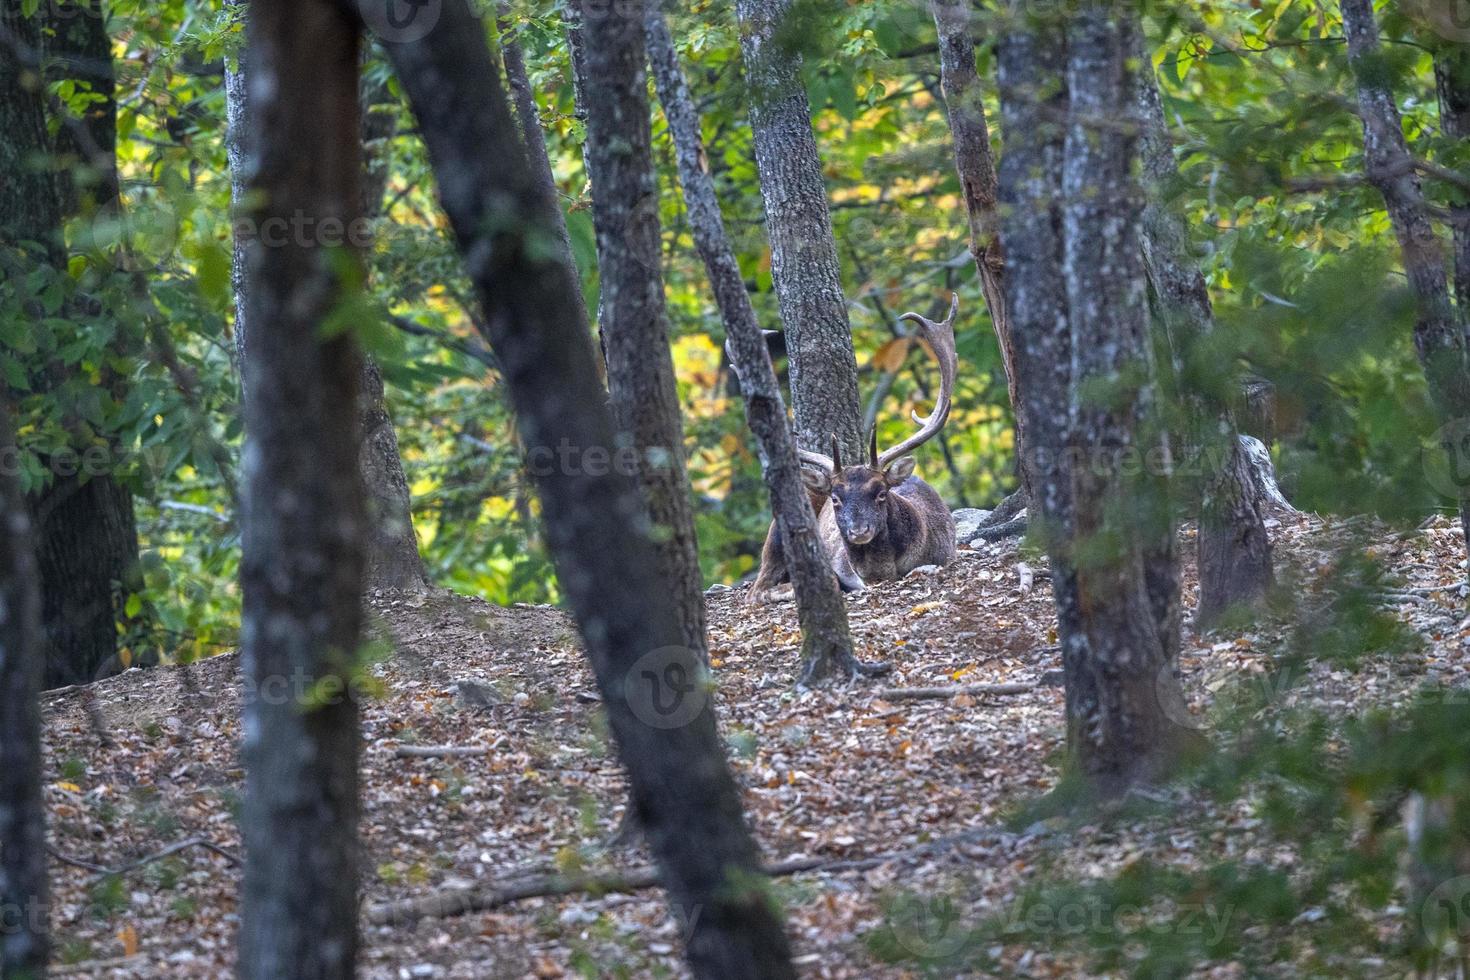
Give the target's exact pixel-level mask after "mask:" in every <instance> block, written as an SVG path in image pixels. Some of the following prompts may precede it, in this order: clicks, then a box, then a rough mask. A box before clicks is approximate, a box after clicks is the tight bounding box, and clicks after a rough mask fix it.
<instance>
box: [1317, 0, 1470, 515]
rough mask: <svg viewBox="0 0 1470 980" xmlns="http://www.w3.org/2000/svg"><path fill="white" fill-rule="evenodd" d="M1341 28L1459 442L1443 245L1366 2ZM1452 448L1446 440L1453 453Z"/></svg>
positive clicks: (1427, 364)
mask: <svg viewBox="0 0 1470 980" xmlns="http://www.w3.org/2000/svg"><path fill="white" fill-rule="evenodd" d="M1342 28H1343V33H1344V34H1345V35H1346V36H1347V42H1348V61H1349V63H1350V64H1351V65H1352V69H1353V74H1354V76H1355V77H1356V78H1357V84H1358V115H1359V116H1360V117H1361V118H1362V120H1363V165H1364V169H1365V170H1366V173H1367V177H1368V180H1369V182H1370V183H1372V184H1373V186H1374V187H1376V188H1377V189H1378V191H1379V193H1380V194H1382V195H1383V201H1384V204H1385V206H1386V207H1387V209H1388V217H1389V220H1390V222H1391V223H1392V224H1393V230H1394V236H1395V237H1396V238H1397V239H1398V243H1399V250H1400V252H1401V253H1402V260H1403V266H1404V272H1405V274H1406V275H1407V276H1408V280H1409V285H1410V287H1411V288H1412V289H1413V292H1414V300H1415V306H1416V313H1415V317H1414V348H1415V350H1416V351H1417V352H1418V354H1419V362H1420V363H1421V364H1422V365H1423V366H1424V377H1425V380H1426V381H1427V382H1428V385H1429V394H1430V397H1431V398H1432V399H1433V400H1434V403H1435V407H1436V408H1437V410H1438V412H1439V416H1440V421H1441V422H1442V423H1444V426H1443V427H1442V428H1441V429H1440V432H1441V433H1442V434H1444V435H1445V439H1446V442H1455V443H1457V442H1459V441H1460V438H1459V436H1460V435H1461V434H1462V433H1463V432H1464V427H1465V426H1466V425H1467V424H1470V363H1467V360H1466V346H1467V341H1466V331H1465V327H1464V325H1463V324H1461V323H1460V322H1458V320H1457V318H1456V316H1455V310H1454V307H1453V305H1452V304H1451V302H1450V285H1449V281H1448V278H1447V276H1446V273H1445V255H1444V249H1443V247H1442V246H1441V245H1440V241H1439V238H1438V236H1436V234H1435V232H1434V227H1433V226H1432V225H1431V224H1430V222H1429V215H1428V213H1427V212H1426V211H1425V208H1424V195H1423V192H1422V191H1421V190H1420V187H1419V178H1418V176H1417V174H1416V173H1415V171H1414V167H1413V160H1412V157H1411V155H1410V154H1409V148H1408V144H1407V143H1406V142H1405V140H1404V131H1403V125H1402V122H1401V120H1400V119H1399V110H1398V105H1397V103H1396V102H1395V101H1394V97H1393V93H1392V92H1391V91H1390V90H1389V88H1388V83H1387V81H1386V78H1387V77H1388V76H1387V75H1386V73H1385V68H1384V66H1383V65H1382V64H1381V59H1382V53H1381V51H1380V50H1379V44H1378V23H1377V21H1376V20H1374V17H1373V2H1372V0H1343V2H1342ZM1457 448H1458V447H1456V446H1452V445H1447V446H1446V449H1447V450H1448V451H1450V452H1452V453H1453V452H1455V451H1456V449H1457ZM1458 491H1459V508H1460V526H1461V530H1462V532H1464V534H1465V535H1466V540H1467V541H1470V484H1464V483H1462V484H1461V485H1460V486H1459V487H1458Z"/></svg>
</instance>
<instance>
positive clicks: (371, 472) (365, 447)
mask: <svg viewBox="0 0 1470 980" xmlns="http://www.w3.org/2000/svg"><path fill="white" fill-rule="evenodd" d="M384 105H387V106H388V107H389V108H396V107H395V106H393V105H392V103H391V97H390V95H389V93H388V88H387V86H386V85H380V86H375V87H373V88H371V89H369V88H367V87H364V91H363V93H362V140H363V146H364V148H365V149H364V157H365V158H366V164H367V166H366V169H365V170H364V173H363V184H362V187H363V195H362V214H363V217H364V218H366V219H370V218H376V217H378V216H379V215H380V214H381V212H382V208H383V193H384V191H385V190H386V188H387V186H388V170H389V167H390V165H391V161H389V160H388V159H386V156H387V155H386V153H385V152H384V147H385V146H386V145H387V144H388V142H389V141H391V140H392V138H393V135H394V132H395V130H396V125H395V123H394V117H393V115H392V114H391V113H388V112H380V111H375V107H378V106H384ZM358 413H359V418H358V430H359V431H360V432H361V433H362V443H361V445H360V446H359V448H358V466H359V468H360V470H361V472H362V483H363V489H364V491H365V492H366V500H367V513H368V536H367V565H366V568H365V569H364V572H363V587H364V588H365V589H368V590H372V589H400V590H403V591H407V592H422V591H424V590H425V589H428V588H429V587H430V582H429V573H428V572H427V571H426V570H425V569H424V560H423V558H422V556H420V555H419V539H418V536H417V535H416V534H414V529H413V495H412V494H411V493H410V492H409V489H408V478H407V477H406V476H404V473H403V457H402V455H401V454H400V453H399V452H398V434H397V433H396V432H395V431H394V430H393V417H392V415H390V414H389V412H388V402H387V399H386V398H385V396H384V391H383V372H382V371H381V370H379V369H378V365H377V361H376V360H375V359H374V358H372V357H364V358H363V360H362V378H361V379H360V383H359V394H358Z"/></svg>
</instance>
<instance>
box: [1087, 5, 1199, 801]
mask: <svg viewBox="0 0 1470 980" xmlns="http://www.w3.org/2000/svg"><path fill="white" fill-rule="evenodd" d="M1130 16H1131V14H1130V13H1129V12H1128V11H1127V10H1118V9H1116V8H1114V7H1112V6H1108V5H1102V4H1088V5H1085V6H1083V7H1082V8H1081V9H1080V10H1078V11H1077V12H1076V13H1074V14H1073V15H1072V16H1071V17H1070V18H1069V22H1068V28H1067V91H1068V94H1069V98H1070V109H1071V120H1070V121H1069V123H1068V127H1067V136H1066V143H1065V149H1064V158H1063V165H1062V195H1063V210H1062V223H1063V275H1064V279H1065V281H1066V289H1067V306H1068V311H1069V320H1070V323H1071V328H1072V371H1073V376H1072V425H1073V431H1072V446H1073V447H1074V448H1075V450H1076V451H1077V452H1078V454H1079V458H1080V460H1081V461H1080V462H1079V465H1077V466H1075V467H1074V469H1073V473H1072V492H1073V506H1074V517H1075V521H1076V526H1075V542H1076V546H1077V547H1078V548H1079V549H1083V550H1081V551H1079V552H1078V553H1079V555H1082V554H1085V556H1086V557H1085V560H1079V561H1078V562H1077V565H1076V573H1077V594H1078V606H1079V609H1080V612H1081V617H1080V627H1081V631H1082V633H1083V635H1084V636H1085V637H1086V642H1085V644H1079V645H1078V647H1080V648H1084V649H1085V651H1086V656H1085V658H1083V659H1080V660H1079V659H1074V658H1066V659H1064V667H1065V669H1066V685H1067V702H1068V709H1069V714H1068V718H1067V734H1068V744H1069V745H1070V747H1071V749H1072V751H1073V752H1074V753H1075V758H1076V762H1077V765H1078V768H1079V770H1080V771H1081V772H1082V773H1083V774H1084V775H1085V776H1086V777H1088V778H1089V780H1090V781H1091V782H1092V783H1093V785H1094V786H1095V788H1096V789H1097V790H1099V791H1100V792H1102V793H1103V794H1105V795H1114V794H1117V793H1119V792H1121V791H1123V790H1124V789H1125V788H1126V787H1127V786H1128V785H1130V784H1131V783H1133V782H1135V781H1137V780H1148V779H1150V778H1153V777H1155V776H1157V775H1158V774H1160V773H1161V772H1163V771H1164V770H1165V769H1166V767H1167V765H1168V763H1169V761H1170V756H1171V754H1172V752H1173V751H1174V750H1175V749H1177V748H1179V747H1181V744H1180V743H1181V738H1180V736H1181V735H1182V731H1179V730H1177V729H1178V725H1177V723H1176V722H1175V720H1174V719H1173V718H1171V717H1170V713H1168V712H1166V711H1165V706H1166V704H1167V705H1170V706H1178V705H1182V702H1183V698H1182V695H1180V694H1179V691H1178V681H1177V678H1176V677H1175V676H1174V673H1173V657H1174V654H1175V653H1176V652H1177V650H1178V643H1179V640H1178V636H1179V615H1178V568H1177V562H1176V560H1175V556H1174V554H1173V547H1172V543H1173V526H1172V523H1171V515H1170V514H1169V508H1168V501H1167V496H1166V493H1165V491H1164V488H1163V487H1161V486H1160V484H1161V483H1162V481H1161V480H1155V479H1151V478H1150V477H1149V474H1147V473H1145V474H1144V475H1143V477H1142V478H1139V479H1129V478H1128V477H1127V475H1126V474H1125V473H1124V472H1122V465H1121V464H1122V460H1123V459H1124V458H1127V456H1128V454H1130V453H1132V452H1137V453H1139V454H1140V455H1141V456H1143V457H1145V458H1148V457H1149V456H1150V455H1151V452H1150V451H1151V450H1156V449H1157V448H1159V446H1158V444H1157V443H1154V444H1151V442H1152V440H1150V439H1149V437H1148V436H1146V435H1144V427H1145V425H1146V424H1148V423H1149V422H1151V421H1152V422H1156V420H1149V419H1147V415H1148V414H1149V412H1150V410H1151V409H1152V407H1153V406H1152V396H1151V392H1150V390H1149V385H1148V383H1147V382H1145V381H1141V380H1137V379H1139V378H1140V377H1142V376H1143V375H1144V374H1145V372H1144V371H1142V370H1141V368H1142V367H1143V366H1144V365H1145V364H1146V361H1147V357H1148V347H1147V345H1148V310H1147V294H1146V288H1145V279H1144V270H1143V256H1142V252H1141V249H1140V243H1139V227H1138V225H1139V222H1138V214H1139V211H1140V207H1141V204H1142V199H1141V192H1140V188H1139V186H1138V185H1137V183H1136V182H1135V180H1134V179H1133V176H1132V168H1133V162H1134V154H1135V152H1136V142H1137V141H1136V138H1135V137H1134V135H1133V134H1132V133H1130V132H1129V131H1128V128H1127V127H1112V126H1109V127H1104V126H1099V125H1097V123H1096V122H1095V120H1118V119H1126V118H1127V117H1128V116H1130V115H1131V114H1132V110H1131V107H1132V104H1133V98H1132V88H1131V85H1132V81H1131V79H1130V77H1129V72H1128V68H1127V62H1128V59H1129V57H1130V56H1131V54H1132V46H1131V44H1130V41H1129V38H1130V24H1129V22H1128V18H1129V17H1130ZM1099 385H1105V386H1107V391H1106V393H1105V394H1103V393H1100V392H1099V390H1098V386H1099ZM1068 646H1069V645H1066V644H1064V647H1063V649H1064V651H1066V650H1067V649H1068ZM1175 717H1177V715H1176V716H1175Z"/></svg>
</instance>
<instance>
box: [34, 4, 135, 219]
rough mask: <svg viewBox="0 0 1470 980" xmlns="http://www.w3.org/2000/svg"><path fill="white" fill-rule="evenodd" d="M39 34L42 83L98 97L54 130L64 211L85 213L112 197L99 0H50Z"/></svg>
mask: <svg viewBox="0 0 1470 980" xmlns="http://www.w3.org/2000/svg"><path fill="white" fill-rule="evenodd" d="M47 26H48V27H49V28H50V29H51V30H50V32H49V33H48V34H47V35H44V36H43V37H42V38H41V46H42V49H43V52H44V54H45V55H46V56H47V58H48V63H47V65H46V76H47V80H48V81H62V80H70V81H74V82H81V83H83V84H84V85H85V87H86V89H87V91H89V92H91V93H92V94H93V95H96V96H99V97H100V98H99V99H98V100H97V101H94V102H92V103H91V104H89V105H88V107H87V109H86V113H85V115H83V116H82V117H81V118H79V119H77V118H70V119H67V120H65V121H64V122H62V123H61V124H60V125H59V126H58V127H57V130H56V139H55V147H56V157H57V160H56V162H57V165H58V170H57V178H58V181H59V186H60V190H61V198H62V208H63V210H64V211H65V212H66V213H67V214H87V213H90V212H92V211H93V210H94V209H96V208H98V207H111V206H113V205H114V204H115V203H116V202H117V200H118V180H117V152H116V147H117V83H116V79H115V77H114V72H113V66H112V39H111V38H110V37H108V34H107V11H106V8H104V7H103V5H102V0H55V2H54V3H53V4H52V5H51V10H50V13H49V15H48V17H47Z"/></svg>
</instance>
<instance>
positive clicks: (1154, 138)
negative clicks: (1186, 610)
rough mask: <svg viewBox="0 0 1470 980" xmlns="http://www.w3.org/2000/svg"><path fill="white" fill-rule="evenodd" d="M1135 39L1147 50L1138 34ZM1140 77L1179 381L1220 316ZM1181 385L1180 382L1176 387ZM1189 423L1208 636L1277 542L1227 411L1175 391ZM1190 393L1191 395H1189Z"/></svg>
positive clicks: (1261, 570)
mask: <svg viewBox="0 0 1470 980" xmlns="http://www.w3.org/2000/svg"><path fill="white" fill-rule="evenodd" d="M1133 33H1134V36H1135V38H1136V39H1137V40H1139V41H1140V42H1141V41H1142V31H1141V29H1140V28H1139V27H1137V26H1135V27H1134V29H1133ZM1143 55H1144V52H1143V51H1142V47H1141V43H1140V49H1139V58H1138V64H1139V68H1138V70H1137V71H1136V72H1134V81H1135V85H1134V98H1135V107H1136V110H1137V114H1138V120H1139V126H1140V130H1139V150H1140V153H1141V156H1142V159H1143V166H1142V171H1141V172H1142V174H1143V180H1144V185H1145V193H1146V195H1147V198H1146V201H1145V203H1144V207H1143V225H1142V243H1143V258H1144V267H1145V269H1146V271H1147V275H1148V280H1149V283H1150V284H1151V285H1152V286H1153V295H1154V297H1155V302H1156V306H1157V309H1158V313H1159V320H1160V321H1161V322H1162V324H1163V326H1164V330H1165V333H1166V334H1167V338H1168V346H1169V350H1170V352H1171V354H1172V364H1169V365H1162V364H1161V365H1158V367H1159V369H1160V370H1164V371H1169V370H1172V371H1174V372H1175V373H1176V375H1177V372H1178V370H1179V368H1180V366H1181V365H1183V364H1186V363H1188V362H1190V361H1192V360H1193V358H1194V357H1195V355H1194V353H1193V352H1194V351H1196V350H1198V349H1199V345H1200V343H1201V341H1203V340H1204V338H1205V337H1206V336H1207V335H1208V334H1210V333H1211V332H1212V331H1213V330H1214V325H1215V314H1214V307H1213V306H1212V304H1211V303H1210V292H1209V288H1208V286H1207V285H1206V283H1205V277H1204V275H1203V274H1202V273H1201V272H1200V269H1199V265H1198V263H1197V261H1196V260H1195V258H1194V256H1193V254H1192V250H1191V247H1190V241H1189V229H1188V228H1187V227H1186V226H1185V224H1184V220H1183V218H1182V217H1181V216H1180V215H1179V214H1177V213H1176V212H1175V211H1173V210H1172V208H1171V207H1170V204H1169V201H1168V194H1169V189H1170V187H1171V186H1173V184H1175V183H1176V182H1177V181H1178V179H1179V169H1178V166H1177V165H1176V164H1175V162H1174V152H1173V149H1172V147H1171V145H1170V141H1169V132H1168V127H1167V124H1166V123H1165V121H1164V106H1163V102H1162V100H1161V99H1160V96H1159V88H1158V83H1157V81H1156V80H1155V78H1154V74H1153V69H1152V67H1150V66H1151V65H1152V62H1151V61H1148V60H1147V59H1146V58H1145V57H1143ZM1177 381H1178V378H1177V377H1176V382H1177ZM1173 387H1174V388H1175V390H1176V391H1178V393H1179V396H1180V398H1181V401H1182V402H1183V409H1184V414H1185V419H1184V422H1185V451H1186V452H1188V453H1191V454H1194V455H1195V456H1196V458H1197V459H1198V460H1199V461H1200V462H1201V472H1202V474H1203V478H1202V481H1201V484H1200V486H1199V501H1200V506H1199V534H1198V535H1197V537H1196V548H1197V551H1196V556H1197V557H1196V560H1197V562H1198V566H1199V581H1200V587H1199V605H1198V606H1197V607H1196V610H1195V625H1196V628H1198V629H1200V630H1204V629H1208V628H1209V627H1210V626H1211V625H1212V624H1214V623H1215V622H1217V621H1218V620H1219V618H1220V616H1221V615H1223V614H1224V613H1225V612H1226V611H1228V610H1230V609H1238V608H1248V607H1251V606H1256V605H1258V604H1259V603H1260V602H1261V601H1262V600H1264V599H1265V597H1266V593H1267V591H1268V590H1269V589H1270V587H1271V584H1272V582H1273V581H1274V574H1273V570H1272V563H1271V541H1270V538H1269V537H1268V536H1267V534H1266V525H1265V520H1264V518H1263V517H1262V511H1263V509H1264V505H1265V502H1264V501H1263V500H1262V498H1261V492H1260V491H1261V486H1260V484H1259V482H1258V481H1257V480H1256V479H1255V478H1254V477H1253V475H1252V473H1251V463H1250V457H1249V456H1248V455H1247V454H1246V452H1245V448H1244V447H1243V446H1242V445H1241V442H1240V432H1239V430H1238V429H1237V427H1236V424H1235V418H1234V415H1233V413H1232V412H1231V411H1230V408H1229V406H1228V405H1226V404H1222V403H1221V402H1220V400H1219V399H1218V398H1216V399H1213V401H1214V402H1215V403H1214V404H1210V402H1211V401H1212V399H1211V398H1210V396H1209V395H1208V394H1203V393H1200V392H1199V391H1198V390H1197V387H1198V386H1193V385H1181V384H1179V383H1176V384H1175V385H1174V386H1173ZM1186 387H1189V388H1190V389H1191V390H1188V391H1186V390H1184V389H1185V388H1186Z"/></svg>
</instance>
